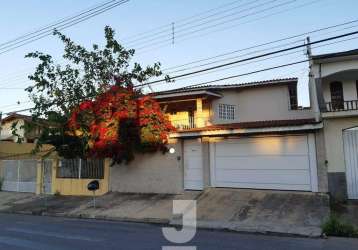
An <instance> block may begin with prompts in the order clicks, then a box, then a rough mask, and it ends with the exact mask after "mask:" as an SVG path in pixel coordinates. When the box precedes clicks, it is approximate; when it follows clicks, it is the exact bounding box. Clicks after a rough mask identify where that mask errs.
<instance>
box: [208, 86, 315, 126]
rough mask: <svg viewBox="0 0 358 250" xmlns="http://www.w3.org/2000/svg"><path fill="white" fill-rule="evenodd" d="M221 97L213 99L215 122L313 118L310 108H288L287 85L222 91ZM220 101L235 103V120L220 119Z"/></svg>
mask: <svg viewBox="0 0 358 250" xmlns="http://www.w3.org/2000/svg"><path fill="white" fill-rule="evenodd" d="M221 94H223V97H222V98H218V99H215V100H213V102H212V112H213V122H214V123H215V124H223V123H233V122H234V123H235V122H250V121H262V120H288V119H301V118H314V114H313V112H312V111H311V110H290V103H289V95H288V87H287V86H286V85H282V86H269V87H265V88H248V89H241V90H239V89H238V90H225V91H222V92H221ZM220 103H223V104H232V105H236V119H235V120H220V119H219V116H218V106H219V104H220Z"/></svg>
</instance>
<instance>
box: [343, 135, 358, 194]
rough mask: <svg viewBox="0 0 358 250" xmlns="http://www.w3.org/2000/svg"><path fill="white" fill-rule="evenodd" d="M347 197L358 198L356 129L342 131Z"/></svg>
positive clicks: (357, 139)
mask: <svg viewBox="0 0 358 250" xmlns="http://www.w3.org/2000/svg"><path fill="white" fill-rule="evenodd" d="M343 147H344V158H345V164H346V178H347V193H348V199H358V130H356V129H348V130H345V131H343Z"/></svg>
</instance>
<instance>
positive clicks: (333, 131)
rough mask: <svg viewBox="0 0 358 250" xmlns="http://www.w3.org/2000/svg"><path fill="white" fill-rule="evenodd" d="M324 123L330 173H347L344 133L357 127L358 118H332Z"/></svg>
mask: <svg viewBox="0 0 358 250" xmlns="http://www.w3.org/2000/svg"><path fill="white" fill-rule="evenodd" d="M323 122H324V137H325V144H326V155H327V156H326V158H327V161H328V172H345V163H344V151H343V139H342V133H343V130H344V129H347V128H351V127H357V126H358V117H344V118H332V119H325V120H324V121H323Z"/></svg>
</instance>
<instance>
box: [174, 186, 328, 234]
mask: <svg viewBox="0 0 358 250" xmlns="http://www.w3.org/2000/svg"><path fill="white" fill-rule="evenodd" d="M329 213H330V209H329V198H328V196H327V195H325V194H314V193H307V192H285V191H264V190H247V189H218V188H211V189H207V190H205V191H204V192H203V193H202V195H201V196H200V197H199V198H198V200H197V224H198V226H199V227H201V228H216V229H228V230H233V231H241V232H259V233H278V234H293V235H301V236H309V237H319V236H321V234H322V230H321V225H322V223H323V222H324V221H325V220H326V219H327V218H328V217H329ZM171 224H173V225H180V218H176V217H174V218H173V219H172V220H171Z"/></svg>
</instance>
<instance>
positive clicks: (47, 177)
mask: <svg viewBox="0 0 358 250" xmlns="http://www.w3.org/2000/svg"><path fill="white" fill-rule="evenodd" d="M51 184H52V161H51V160H44V161H43V192H44V193H45V194H51V193H52V188H51Z"/></svg>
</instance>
